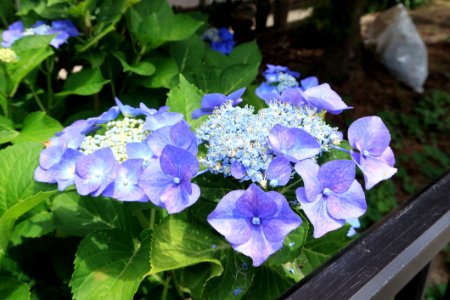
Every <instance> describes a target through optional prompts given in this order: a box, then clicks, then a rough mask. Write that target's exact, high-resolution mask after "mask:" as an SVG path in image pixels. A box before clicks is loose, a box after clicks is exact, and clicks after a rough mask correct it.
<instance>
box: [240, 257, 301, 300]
mask: <svg viewBox="0 0 450 300" xmlns="http://www.w3.org/2000/svg"><path fill="white" fill-rule="evenodd" d="M294 283H295V281H294V280H292V279H291V278H289V277H286V274H285V270H284V269H283V267H282V266H271V267H268V266H265V265H264V266H261V267H258V269H257V270H256V274H255V277H254V279H253V284H252V286H251V288H250V290H249V291H248V292H247V294H245V296H244V298H243V299H248V300H250V299H258V300H266V299H267V300H272V299H277V298H278V297H280V296H281V295H282V294H283V293H284V292H285V291H286V290H288V289H289V288H290V287H291V286H292V285H293V284H294Z"/></svg>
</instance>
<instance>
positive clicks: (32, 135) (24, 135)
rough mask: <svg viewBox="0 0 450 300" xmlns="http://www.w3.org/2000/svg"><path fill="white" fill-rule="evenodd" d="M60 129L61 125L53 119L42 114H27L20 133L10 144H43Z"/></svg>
mask: <svg viewBox="0 0 450 300" xmlns="http://www.w3.org/2000/svg"><path fill="white" fill-rule="evenodd" d="M62 129H63V127H62V126H61V124H59V122H58V121H56V120H55V119H53V118H51V117H49V116H47V115H46V114H45V113H43V112H40V111H39V112H34V113H31V114H29V115H28V116H27V117H26V119H25V120H24V121H23V125H22V131H21V132H20V134H19V135H18V136H17V137H16V138H14V139H13V141H12V142H13V143H14V144H18V143H23V142H41V143H43V142H45V141H47V140H48V139H50V138H51V137H52V136H54V135H55V133H57V132H60V131H61V130H62Z"/></svg>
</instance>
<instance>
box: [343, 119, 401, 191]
mask: <svg viewBox="0 0 450 300" xmlns="http://www.w3.org/2000/svg"><path fill="white" fill-rule="evenodd" d="M348 141H349V142H350V144H351V145H352V147H353V148H354V149H356V150H358V152H355V151H352V153H351V157H352V159H353V161H354V162H355V163H356V164H357V165H358V167H359V168H360V169H361V171H362V172H363V174H364V180H365V187H366V189H367V190H368V189H371V188H372V187H373V186H374V185H376V184H377V183H378V182H380V181H382V180H385V179H388V178H390V177H392V175H394V174H395V173H396V172H397V169H396V168H394V164H395V157H394V153H393V152H392V149H391V147H389V143H390V142H391V135H390V133H389V130H388V129H387V127H386V125H384V123H383V121H382V120H381V119H380V118H379V117H377V116H371V117H364V118H360V119H358V120H356V121H354V122H353V123H352V124H351V125H350V127H349V129H348Z"/></svg>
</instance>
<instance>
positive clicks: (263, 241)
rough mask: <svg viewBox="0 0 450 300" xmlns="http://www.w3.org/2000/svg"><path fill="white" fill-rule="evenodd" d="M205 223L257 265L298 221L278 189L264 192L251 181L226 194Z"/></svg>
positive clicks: (280, 243) (280, 242) (276, 249)
mask: <svg viewBox="0 0 450 300" xmlns="http://www.w3.org/2000/svg"><path fill="white" fill-rule="evenodd" d="M208 223H209V224H210V225H211V226H212V227H213V228H214V229H215V230H217V231H218V232H219V233H220V234H222V235H223V236H224V237H225V239H226V240H227V241H228V242H229V243H230V244H231V246H232V247H233V249H234V250H236V251H238V252H241V253H243V254H245V255H247V256H249V257H251V258H252V260H253V266H255V267H257V266H260V265H261V264H263V263H264V261H265V260H266V259H267V258H268V257H269V256H270V255H271V254H273V253H274V252H276V251H278V250H279V249H280V248H281V247H282V246H283V241H284V238H285V237H286V235H288V234H289V232H291V231H292V230H294V229H296V228H297V227H299V226H300V224H301V218H300V217H299V216H298V215H297V214H295V213H294V212H293V211H292V210H291V208H290V207H289V204H288V202H287V200H286V198H285V197H284V196H283V195H281V194H280V193H278V192H273V191H270V192H264V191H263V190H262V189H261V188H259V187H258V186H257V185H255V184H253V183H252V184H251V185H250V186H249V188H248V189H247V190H236V191H232V192H229V193H228V194H226V195H225V196H224V197H223V198H222V200H220V202H219V204H218V205H217V207H216V208H215V209H214V211H213V212H211V214H210V215H209V216H208Z"/></svg>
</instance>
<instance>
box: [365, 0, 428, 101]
mask: <svg viewBox="0 0 450 300" xmlns="http://www.w3.org/2000/svg"><path fill="white" fill-rule="evenodd" d="M366 42H368V43H374V44H375V45H376V53H377V55H378V57H379V59H380V62H381V63H382V64H383V65H384V66H385V67H386V68H387V69H388V70H389V71H390V72H391V73H392V75H394V76H395V78H397V79H398V80H400V81H402V82H404V83H406V84H407V85H408V86H410V87H411V88H412V89H413V90H414V91H416V92H419V93H421V92H423V84H424V82H425V79H426V78H427V76H428V54H427V48H426V46H425V43H424V42H423V41H422V39H421V37H420V35H419V33H418V32H417V30H416V27H415V26H414V23H413V21H412V20H411V17H410V16H409V14H408V11H407V10H406V8H405V7H404V6H403V5H402V4H399V5H397V6H394V7H392V8H390V9H388V10H386V11H384V12H382V13H380V14H379V15H378V16H377V18H376V19H375V21H374V22H373V23H372V24H371V25H370V26H369V28H368V32H367V40H366Z"/></svg>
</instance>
